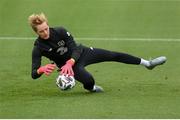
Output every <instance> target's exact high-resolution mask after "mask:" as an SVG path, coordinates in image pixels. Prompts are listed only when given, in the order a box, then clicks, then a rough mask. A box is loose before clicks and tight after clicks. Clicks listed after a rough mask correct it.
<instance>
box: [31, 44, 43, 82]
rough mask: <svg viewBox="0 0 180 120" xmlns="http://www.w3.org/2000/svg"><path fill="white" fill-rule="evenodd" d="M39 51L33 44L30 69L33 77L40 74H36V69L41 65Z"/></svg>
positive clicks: (35, 77)
mask: <svg viewBox="0 0 180 120" xmlns="http://www.w3.org/2000/svg"><path fill="white" fill-rule="evenodd" d="M41 56H42V55H41V52H40V50H39V49H38V48H37V46H34V48H33V51H32V71H31V76H32V78H33V79H37V78H39V77H40V76H41V75H42V74H38V72H37V70H38V69H39V67H40V66H41Z"/></svg>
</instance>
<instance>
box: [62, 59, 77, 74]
mask: <svg viewBox="0 0 180 120" xmlns="http://www.w3.org/2000/svg"><path fill="white" fill-rule="evenodd" d="M73 65H74V59H70V60H68V61H67V62H66V64H65V65H64V66H62V67H61V72H60V74H61V75H68V76H74V72H73V69H72V66H73Z"/></svg>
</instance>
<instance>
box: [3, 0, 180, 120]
mask: <svg viewBox="0 0 180 120" xmlns="http://www.w3.org/2000/svg"><path fill="white" fill-rule="evenodd" d="M179 6H180V2H179V1H175V0H173V1H170V0H164V1H163V0H157V1H156V0H153V1H150V0H136V1H133V0H127V1H126V0H86V2H84V1H83V0H46V2H45V1H37V0H13V1H7V0H1V1H0V26H1V29H0V37H2V36H14V37H33V36H34V33H33V32H32V30H31V29H30V28H29V26H28V24H27V17H28V16H29V15H30V14H31V13H34V12H44V13H46V14H47V16H48V18H49V23H50V25H52V26H57V25H63V26H65V27H67V28H68V30H70V32H71V33H72V34H73V35H74V36H75V37H76V38H81V37H87V38H91V37H92V38H93V37H99V38H104V37H105V38H106V37H108V38H164V39H167V38H177V39H179V38H180V34H179V31H180V22H179V21H180V16H179V12H178V11H180V7H179ZM33 42H34V41H33V40H14V39H12V40H2V39H1V40H0V49H1V50H0V58H1V59H0V63H1V64H0V65H1V66H0V118H17V119H20V118H24V119H26V118H30V119H31V118H59V119H60V118H82V119H83V118H104V119H106V118H164V119H166V118H180V102H179V101H180V81H179V73H178V72H179V71H180V62H179V58H180V55H179V54H178V51H179V50H180V42H178V41H177V42H175V41H174V42H173V41H163V42H162V41H136V40H135V41H111V40H110V39H109V40H104V41H97V40H77V42H79V43H82V44H84V45H86V46H93V47H98V48H104V49H108V50H113V51H119V52H126V53H130V54H132V55H135V56H139V57H143V58H145V59H149V58H154V57H157V56H160V55H165V56H166V57H167V58H168V61H167V63H166V64H165V65H163V66H161V67H157V68H156V69H154V70H152V71H149V70H147V69H145V68H144V67H143V66H134V65H126V64H119V63H115V62H104V63H99V64H94V65H91V66H88V67H87V69H88V71H90V72H91V73H92V74H93V76H94V77H95V79H96V83H97V84H98V85H101V86H102V87H103V88H104V89H105V92H104V93H99V94H91V93H89V92H87V91H85V90H84V89H83V87H82V85H81V84H80V83H78V82H77V84H76V86H75V88H73V89H72V90H71V91H66V92H63V91H60V90H58V88H57V87H56V85H55V78H56V76H57V74H58V73H56V72H55V73H53V74H52V75H51V76H49V77H45V76H42V77H41V78H40V79H38V80H32V78H31V75H30V74H31V50H32V47H33ZM46 62H48V61H47V59H44V60H43V63H46Z"/></svg>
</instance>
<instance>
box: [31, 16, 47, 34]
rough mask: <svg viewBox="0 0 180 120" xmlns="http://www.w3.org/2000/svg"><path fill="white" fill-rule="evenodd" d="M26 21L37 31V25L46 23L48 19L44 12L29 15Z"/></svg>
mask: <svg viewBox="0 0 180 120" xmlns="http://www.w3.org/2000/svg"><path fill="white" fill-rule="evenodd" d="M28 21H29V24H30V25H31V27H32V29H33V30H34V31H35V32H36V31H37V28H36V26H37V25H41V24H42V23H44V22H46V23H48V20H47V18H46V16H45V15H44V13H40V14H32V15H30V16H29V18H28Z"/></svg>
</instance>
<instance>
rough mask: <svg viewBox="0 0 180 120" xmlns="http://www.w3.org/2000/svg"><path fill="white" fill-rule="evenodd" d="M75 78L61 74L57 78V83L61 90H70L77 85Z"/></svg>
mask: <svg viewBox="0 0 180 120" xmlns="http://www.w3.org/2000/svg"><path fill="white" fill-rule="evenodd" d="M75 84H76V83H75V79H74V77H73V76H65V75H59V76H58V77H57V78H56V85H57V86H58V87H59V88H60V89H61V90H69V89H72V88H73V87H74V86H75Z"/></svg>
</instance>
